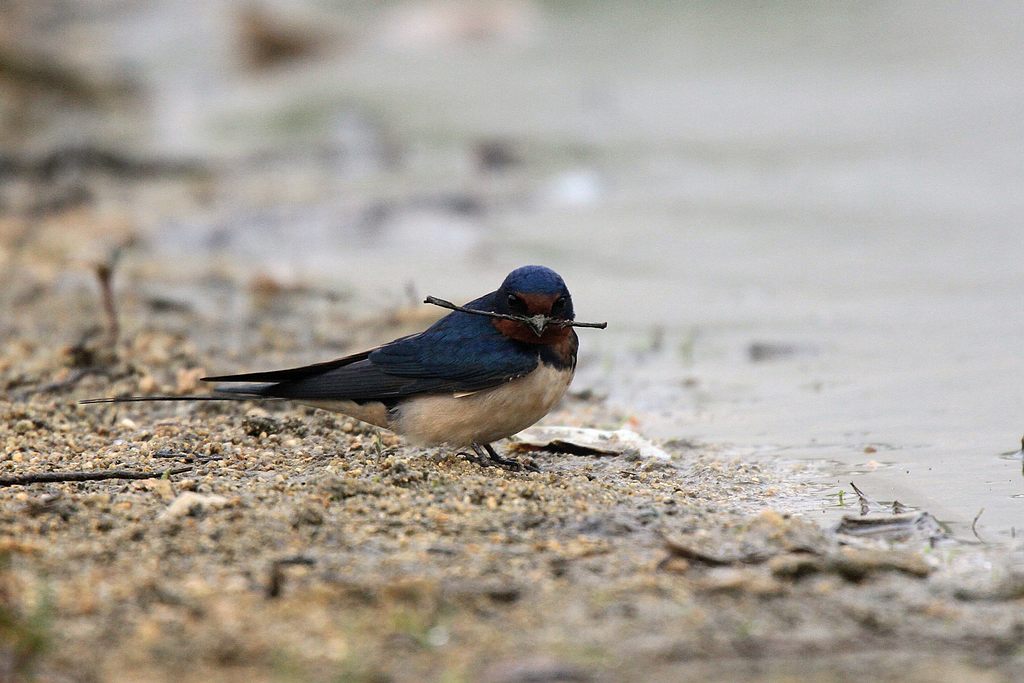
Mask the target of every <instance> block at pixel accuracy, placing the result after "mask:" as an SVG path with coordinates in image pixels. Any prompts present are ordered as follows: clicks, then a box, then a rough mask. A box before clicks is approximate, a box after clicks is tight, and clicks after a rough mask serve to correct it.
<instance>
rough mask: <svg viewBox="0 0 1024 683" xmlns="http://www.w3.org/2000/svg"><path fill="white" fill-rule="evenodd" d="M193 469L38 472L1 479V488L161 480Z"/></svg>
mask: <svg viewBox="0 0 1024 683" xmlns="http://www.w3.org/2000/svg"><path fill="white" fill-rule="evenodd" d="M191 469H192V468H191V467H173V468H171V469H169V470H163V471H159V472H137V471H132V470H96V471H93V472H86V471H74V472H36V473H35V474H18V475H15V476H13V477H0V486H27V485H28V484H52V483H56V482H65V481H101V480H104V479H159V478H160V477H163V476H165V475H166V476H170V475H172V474H181V473H183V472H188V471H190V470H191Z"/></svg>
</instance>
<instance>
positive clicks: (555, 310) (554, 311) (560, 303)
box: [551, 296, 565, 315]
mask: <svg viewBox="0 0 1024 683" xmlns="http://www.w3.org/2000/svg"><path fill="white" fill-rule="evenodd" d="M563 313H565V297H564V296H560V297H558V298H557V299H555V303H553V304H551V315H562V314H563Z"/></svg>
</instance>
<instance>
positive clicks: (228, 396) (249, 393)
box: [79, 384, 280, 405]
mask: <svg viewBox="0 0 1024 683" xmlns="http://www.w3.org/2000/svg"><path fill="white" fill-rule="evenodd" d="M271 386H273V385H271V384H254V385H250V386H246V387H220V386H218V387H215V388H214V392H215V393H213V394H208V395H204V396H107V397H104V398H87V399H83V400H81V401H79V403H80V404H82V405H94V404H97V403H146V402H150V401H251V400H253V399H257V400H258V399H264V400H275V397H273V396H267V395H266V390H267V389H268V388H269V387H271ZM276 400H280V399H276Z"/></svg>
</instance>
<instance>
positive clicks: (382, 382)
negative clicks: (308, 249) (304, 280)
mask: <svg viewBox="0 0 1024 683" xmlns="http://www.w3.org/2000/svg"><path fill="white" fill-rule="evenodd" d="M452 315H460V316H464V315H465V314H452ZM451 317H452V316H446V318H445V319H442V320H441V321H439V322H438V323H437V324H436V325H435V326H433V327H431V328H430V329H429V330H426V331H425V332H422V333H420V334H416V335H412V336H409V337H403V338H401V339H397V340H395V341H393V342H391V343H390V344H385V345H384V346H381V347H378V348H376V349H374V350H372V351H368V352H364V353H360V354H356V355H353V356H347V357H345V358H339V359H337V360H333V361H328V362H326V363H317V364H315V365H307V366H304V367H299V368H292V369H289V370H277V371H273V372H255V373H249V374H244V375H228V376H223V377H210V378H207V379H208V380H209V381H217V382H253V383H262V384H260V385H258V386H255V387H238V388H237V389H235V388H234V387H230V388H225V389H226V391H227V392H229V393H250V394H255V395H260V396H273V397H279V398H292V399H309V400H332V399H348V400H353V401H370V400H380V401H389V400H395V399H399V398H402V397H405V396H412V395H415V394H424V393H463V392H472V391H479V390H481V389H486V388H488V387H491V386H496V385H498V384H502V383H504V382H507V381H509V380H512V379H515V378H516V377H521V376H523V375H525V374H527V373H529V372H530V371H531V370H533V369H534V368H536V367H537V362H538V360H537V355H536V353H531V352H529V351H527V350H524V349H519V348H517V347H515V346H513V345H510V344H509V342H508V340H506V339H505V338H503V337H501V336H500V335H499V334H497V333H496V332H495V331H494V328H493V327H491V326H490V325H489V324H485V325H477V324H474V323H470V324H466V321H465V320H461V321H457V322H459V323H460V324H457V325H456V324H451V322H450V321H449V318H451ZM481 321H482V322H485V323H486V321H485V320H483V319H481ZM446 323H447V324H446Z"/></svg>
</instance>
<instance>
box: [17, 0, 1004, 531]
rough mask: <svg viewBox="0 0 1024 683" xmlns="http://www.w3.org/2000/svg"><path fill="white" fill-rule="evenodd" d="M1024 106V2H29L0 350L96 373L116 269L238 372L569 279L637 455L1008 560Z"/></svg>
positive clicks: (140, 298) (171, 321)
mask: <svg viewBox="0 0 1024 683" xmlns="http://www.w3.org/2000/svg"><path fill="white" fill-rule="evenodd" d="M1022 74H1024V8H1022V7H1021V5H1020V3H1016V2H1006V3H985V4H984V5H977V4H963V3H948V4H947V3H933V2H923V3H914V2H904V3H888V2H860V3H849V4H841V5H840V4H832V3H829V4H823V3H798V2H777V3H763V2H694V3H678V2H668V1H665V2H646V3H608V2H598V1H594V2H586V1H572V2H554V1H549V2H541V1H530V0H492V1H480V2H473V1H470V0H407V1H405V2H369V1H367V2H359V1H348V2H342V1H338V0H308V1H298V0H262V1H260V2H245V3H231V2H200V1H193V2H188V1H185V0H83V1H75V2H69V1H68V0H5V1H4V2H3V3H0V250H2V251H0V257H2V259H3V266H2V270H3V275H2V277H3V278H4V280H3V282H2V290H3V291H2V293H0V301H2V302H3V309H5V310H7V311H10V313H5V314H4V315H3V318H4V319H3V321H2V322H0V334H2V335H3V339H4V342H5V344H12V343H15V342H16V341H18V340H23V339H24V338H25V337H26V336H28V335H30V334H32V335H36V336H37V337H38V336H39V335H44V338H45V339H48V340H58V341H59V342H60V343H70V342H72V341H73V340H74V339H75V338H76V337H78V336H79V335H80V334H81V328H82V327H83V326H84V325H85V324H86V323H85V322H83V319H84V320H87V321H94V319H95V318H96V316H98V315H99V312H98V311H99V306H100V304H99V302H98V299H97V296H96V292H95V290H96V283H95V276H94V273H93V265H94V264H95V263H96V262H99V261H103V260H104V259H108V258H110V256H109V255H110V254H111V253H113V252H114V251H115V250H120V251H119V253H121V254H122V256H121V258H120V260H119V262H118V269H117V271H116V278H115V281H114V282H115V291H116V292H117V294H118V297H119V300H120V302H121V306H122V309H123V315H124V321H123V324H124V326H125V327H126V328H128V330H129V331H130V329H131V328H132V327H133V326H134V327H136V328H138V327H156V328H161V329H172V330H175V329H176V330H178V331H179V332H180V333H181V334H182V335H183V336H187V337H188V338H189V339H190V340H193V341H194V342H195V343H196V344H200V345H202V346H204V348H209V349H221V350H226V351H230V352H231V353H234V354H236V356H235V357H236V358H237V365H238V366H239V367H238V368H234V367H232V368H224V370H225V371H229V370H234V369H241V368H242V367H243V366H244V367H248V368H249V369H255V368H256V366H260V367H262V365H264V364H265V362H264V359H274V358H276V357H275V356H274V355H273V353H278V354H279V355H280V356H281V360H282V361H284V360H288V361H294V362H306V361H314V360H322V359H323V358H324V357H325V354H327V355H330V354H331V353H340V352H341V351H342V350H344V349H347V348H349V346H350V345H351V329H350V328H351V326H352V325H355V324H357V323H360V321H365V320H367V319H369V318H367V317H366V316H372V315H373V312H375V311H378V312H379V311H392V312H401V311H406V310H410V311H415V310H417V309H421V308H424V307H417V306H416V302H417V301H418V300H420V299H422V297H423V296H424V295H425V294H433V295H436V296H440V297H444V298H450V299H457V300H460V301H465V300H468V299H470V298H473V297H475V296H477V295H479V294H481V293H484V292H486V291H490V290H491V289H493V288H494V287H496V286H497V285H498V283H499V282H500V281H501V279H502V278H503V277H504V275H505V274H506V273H507V272H508V271H509V270H510V269H511V268H513V267H516V266H518V265H523V264H525V263H542V264H545V265H549V266H551V267H553V268H555V269H556V270H558V271H559V272H561V273H562V275H563V276H564V277H565V279H566V280H567V282H568V284H569V286H570V288H571V289H572V291H573V294H574V298H575V300H576V309H577V311H578V315H579V316H580V318H581V319H584V320H608V321H609V329H608V330H607V331H606V332H595V331H584V332H583V333H582V336H583V341H582V356H581V366H580V374H579V378H578V381H577V383H576V385H574V386H575V389H576V390H577V391H586V392H591V393H592V394H593V395H595V396H598V397H599V398H602V399H604V400H606V401H607V402H608V404H609V405H611V406H613V407H614V408H615V409H616V410H618V411H620V413H621V415H622V416H623V419H624V420H625V419H629V420H631V424H633V425H634V426H635V427H636V428H638V429H639V430H640V431H642V432H644V433H645V434H647V435H649V436H652V437H657V438H685V439H690V440H694V441H697V442H701V443H710V444H715V445H717V446H718V447H721V448H724V449H731V450H733V451H735V452H738V453H741V454H749V455H750V457H777V458H780V457H781V458H810V459H815V460H817V461H819V462H820V463H822V467H823V470H822V472H823V474H822V480H821V482H820V495H819V496H817V497H816V498H815V499H814V500H812V501H809V502H808V503H807V505H808V507H809V508H811V509H814V508H815V506H817V507H819V508H822V510H823V511H824V512H826V514H827V513H828V508H829V505H830V503H829V501H830V500H831V498H829V496H831V495H832V494H834V493H835V491H836V490H837V486H841V485H843V484H845V482H846V481H848V478H849V476H850V475H851V473H852V474H856V475H857V476H858V482H861V481H863V484H862V488H864V489H865V490H869V491H870V492H872V493H873V494H875V495H876V496H877V497H878V498H888V499H893V498H898V499H899V500H900V501H902V502H904V503H908V504H910V505H915V506H918V507H924V508H927V509H928V510H929V511H931V512H932V513H933V514H936V515H937V516H939V517H940V518H942V519H945V520H948V521H950V522H952V523H953V524H954V525H956V524H960V525H964V524H966V525H968V526H969V523H970V521H971V519H972V518H973V516H974V515H975V513H976V512H977V510H978V508H979V507H984V508H985V509H986V511H987V512H986V515H985V518H984V521H983V524H982V526H983V527H985V526H986V525H987V526H988V530H989V532H990V533H991V535H993V536H997V535H1002V537H1004V538H1009V537H1010V536H1011V535H1013V534H1014V533H1015V529H1014V524H1016V523H1019V522H1018V521H1016V520H1019V519H1020V513H1021V510H1022V507H1024V485H1022V482H1024V480H1022V478H1021V462H1020V453H1019V452H1018V451H1017V449H1016V444H1017V443H1018V441H1019V438H1020V434H1021V433H1022V432H1024V414H1022V413H1024V411H1022V410H1021V407H1022V406H1024V382H1022V381H1021V379H1022V371H1024V360H1022V358H1024V356H1022V354H1021V352H1020V348H1021V340H1022V338H1024V322H1022V317H1021V311H1022V309H1024V305H1022V304H1024V268H1022V267H1021V256H1022V254H1024V232H1022V229H1024V225H1022V222H1024V192H1022V191H1021V189H1022V187H1024V164H1022V162H1021V150H1024V123H1022V122H1024V88H1022V87H1021V82H1022V81H1021V77H1022ZM268 299H273V301H274V302H276V303H273V302H272V303H271V305H268V304H267V301H268ZM39 302H43V303H39ZM353 311H355V312H354V313H353ZM427 315H432V313H427ZM76 316H77V317H76ZM360 316H363V317H360ZM83 317H84V318H83ZM266 326H270V327H272V328H274V329H278V330H281V329H284V330H288V331H289V334H288V335H287V339H284V340H281V339H276V341H274V343H272V344H269V346H270V347H271V348H270V349H269V350H268V348H267V347H268V344H267V343H266V342H267V335H269V334H271V333H270V332H268V331H267V328H266ZM382 334H383V333H382ZM261 335H262V336H261ZM384 340H385V339H379V340H377V341H384ZM18 343H21V342H20V341H19V342H18ZM272 352H273V353H272Z"/></svg>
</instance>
